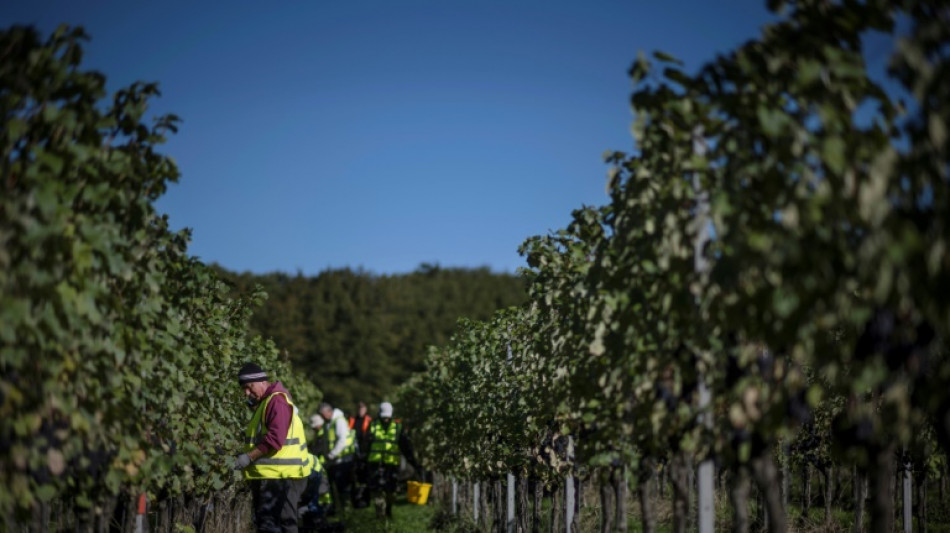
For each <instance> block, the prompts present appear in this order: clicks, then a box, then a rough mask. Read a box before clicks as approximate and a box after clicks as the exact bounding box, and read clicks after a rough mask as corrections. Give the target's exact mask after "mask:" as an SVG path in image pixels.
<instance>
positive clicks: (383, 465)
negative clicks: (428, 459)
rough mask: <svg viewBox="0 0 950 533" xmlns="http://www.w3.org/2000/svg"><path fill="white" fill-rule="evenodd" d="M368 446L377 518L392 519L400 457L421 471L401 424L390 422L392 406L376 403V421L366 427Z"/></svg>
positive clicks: (368, 462) (396, 421)
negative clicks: (367, 428)
mask: <svg viewBox="0 0 950 533" xmlns="http://www.w3.org/2000/svg"><path fill="white" fill-rule="evenodd" d="M367 444H368V446H369V453H368V454H367V456H366V470H367V471H368V472H369V489H370V491H371V492H372V493H373V503H374V504H375V506H376V517H377V518H383V517H384V516H385V517H386V518H392V516H393V500H395V497H396V484H397V482H398V475H399V462H400V461H399V456H400V455H405V456H406V461H408V462H409V464H411V465H412V467H413V468H415V469H416V470H421V469H420V468H419V463H418V462H417V461H416V459H415V456H414V455H413V453H412V445H411V444H410V443H409V437H408V436H407V435H406V432H405V431H403V427H402V422H401V421H399V420H394V419H393V404H391V403H389V402H383V403H381V404H379V419H377V420H373V421H372V423H370V425H369V435H368V437H367Z"/></svg>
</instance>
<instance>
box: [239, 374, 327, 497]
mask: <svg viewBox="0 0 950 533" xmlns="http://www.w3.org/2000/svg"><path fill="white" fill-rule="evenodd" d="M278 394H283V395H284V398H285V399H286V400H287V404H288V405H290V407H291V409H293V415H292V416H291V417H290V425H289V426H288V427H287V439H286V440H285V441H284V445H283V446H282V447H281V448H280V449H279V450H277V452H272V453H269V454H267V455H264V456H262V457H259V458H258V459H257V460H256V461H254V462H253V463H251V464H250V465H248V467H247V468H245V469H244V479H282V478H302V477H307V476H309V475H310V473H311V472H313V468H314V464H313V460H312V459H311V456H310V452H309V451H307V436H306V435H305V434H304V429H303V422H301V421H300V417H299V416H298V415H297V407H296V406H295V405H294V404H293V403H292V402H291V401H290V398H289V397H288V396H287V394H286V393H283V392H275V393H274V394H271V395H270V396H268V397H267V398H266V399H265V400H264V401H263V402H261V403H260V404H258V406H257V410H256V411H254V416H253V417H252V418H251V423H250V424H248V426H247V432H246V433H245V440H244V443H245V451H247V452H249V451H251V450H253V449H254V448H255V447H256V446H257V445H258V444H260V442H261V440H262V439H263V438H264V434H265V431H264V427H263V425H264V411H266V410H267V404H269V403H270V400H271V398H273V397H274V396H276V395H278Z"/></svg>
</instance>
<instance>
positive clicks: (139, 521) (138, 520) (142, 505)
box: [135, 492, 147, 533]
mask: <svg viewBox="0 0 950 533" xmlns="http://www.w3.org/2000/svg"><path fill="white" fill-rule="evenodd" d="M146 505H147V497H146V496H145V493H144V492H143V493H142V494H139V501H138V506H137V509H136V513H135V533H145V509H146Z"/></svg>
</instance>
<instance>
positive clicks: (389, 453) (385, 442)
mask: <svg viewBox="0 0 950 533" xmlns="http://www.w3.org/2000/svg"><path fill="white" fill-rule="evenodd" d="M401 430H402V424H400V423H399V422H396V421H395V420H393V421H391V422H390V423H389V428H388V429H387V428H384V427H383V424H382V423H381V422H380V421H379V420H374V421H373V423H372V424H370V426H369V432H370V435H372V439H373V440H372V441H371V442H370V445H369V457H367V458H366V462H367V463H383V464H384V465H398V464H399V455H400V453H401V452H400V450H399V432H400V431H401Z"/></svg>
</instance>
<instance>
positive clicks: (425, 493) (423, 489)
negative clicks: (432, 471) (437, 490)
mask: <svg viewBox="0 0 950 533" xmlns="http://www.w3.org/2000/svg"><path fill="white" fill-rule="evenodd" d="M430 489H432V483H420V482H418V481H410V482H409V492H408V494H407V495H406V499H407V500H409V503H414V504H416V505H425V504H426V501H428V500H429V490H430Z"/></svg>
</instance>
